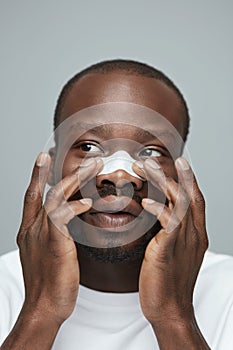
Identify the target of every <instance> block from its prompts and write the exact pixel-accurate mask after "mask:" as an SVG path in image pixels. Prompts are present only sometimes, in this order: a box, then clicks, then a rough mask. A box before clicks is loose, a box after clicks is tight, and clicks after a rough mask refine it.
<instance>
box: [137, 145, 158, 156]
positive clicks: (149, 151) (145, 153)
mask: <svg viewBox="0 0 233 350" xmlns="http://www.w3.org/2000/svg"><path fill="white" fill-rule="evenodd" d="M162 155H163V153H162V152H161V151H159V150H157V149H154V148H152V147H148V148H144V149H143V150H142V151H140V152H139V154H138V156H139V157H143V158H148V157H161V156H162Z"/></svg>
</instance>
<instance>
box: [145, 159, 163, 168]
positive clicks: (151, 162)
mask: <svg viewBox="0 0 233 350" xmlns="http://www.w3.org/2000/svg"><path fill="white" fill-rule="evenodd" d="M146 164H148V165H149V167H150V168H152V169H154V170H159V169H161V166H160V164H159V163H158V162H156V161H155V160H152V159H147V160H146Z"/></svg>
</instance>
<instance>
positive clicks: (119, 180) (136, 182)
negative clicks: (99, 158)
mask: <svg viewBox="0 0 233 350" xmlns="http://www.w3.org/2000/svg"><path fill="white" fill-rule="evenodd" d="M106 184H113V185H114V186H115V187H116V188H123V187H124V186H126V185H127V184H131V185H132V186H133V187H134V190H136V191H139V190H141V188H142V186H143V181H142V180H141V179H139V178H137V177H134V176H132V175H130V174H129V173H127V172H126V171H125V170H122V169H119V170H116V171H114V172H112V173H109V174H101V175H98V176H97V178H96V186H97V187H99V188H101V187H103V186H104V185H106Z"/></svg>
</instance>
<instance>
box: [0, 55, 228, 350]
mask: <svg viewBox="0 0 233 350" xmlns="http://www.w3.org/2000/svg"><path fill="white" fill-rule="evenodd" d="M60 126H62V127H61V128H60ZM54 127H55V129H56V133H55V142H56V145H55V147H53V148H51V149H50V151H49V155H48V154H47V153H41V154H40V155H39V157H38V158H37V161H36V164H35V166H34V169H33V173H32V178H31V182H30V185H29V187H28V190H27V192H26V195H25V202H24V211H23V219H22V224H21V227H20V230H19V234H18V238H17V242H18V245H19V251H20V259H21V264H22V270H23V277H22V272H21V270H20V262H19V257H18V255H17V254H18V253H17V252H12V253H10V254H8V255H6V256H3V257H2V258H1V264H0V272H1V289H0V293H1V294H0V297H1V298H0V303H1V313H0V330H1V331H0V336H1V342H3V344H2V346H1V350H8V349H26V350H27V349H40V350H47V349H55V350H57V349H59V350H60V349H71V350H72V349H85V350H88V349H111V350H113V349H127V350H132V349H133V350H135V349H140V350H143V349H146V350H149V349H174V350H176V349H181V348H182V349H188V350H190V349H210V348H211V349H225V350H227V349H231V348H232V346H233V340H232V335H231V331H232V329H233V328H232V327H233V309H232V302H233V278H232V268H233V259H232V258H231V257H227V256H220V255H219V256H217V255H215V254H212V253H209V252H207V253H206V254H205V252H206V249H207V246H208V239H207V234H206V228H205V205H204V199H203V196H202V194H201V191H200V189H199V187H198V184H197V182H196V180H195V177H194V175H193V173H192V170H191V168H190V165H189V163H188V162H187V160H186V159H185V158H183V157H181V155H182V151H183V143H184V142H185V140H186V138H187V134H188V127H189V115H188V109H187V106H186V103H185V100H184V98H183V96H182V95H181V93H180V91H179V90H178V89H177V88H176V86H175V85H174V84H173V83H172V82H171V81H170V79H168V78H167V77H166V76H165V75H164V74H163V73H161V72H159V71H157V70H156V69H154V68H153V67H149V66H147V65H145V64H142V63H138V62H134V61H127V60H113V61H106V62H101V63H99V64H96V65H94V66H91V67H89V68H87V69H86V70H84V71H82V72H81V73H79V74H77V75H76V76H75V77H74V78H72V79H71V80H70V81H69V82H68V83H67V85H66V86H65V87H64V88H63V90H62V93H61V95H60V97H59V99H58V103H57V107H56V111H55V120H54ZM180 140H182V142H183V143H182V142H180ZM119 152H120V153H119ZM122 152H123V153H122ZM119 154H120V155H119ZM122 154H123V155H122ZM123 158H124V159H123ZM106 159H108V160H109V162H110V161H112V160H113V161H112V165H111V166H112V167H111V166H110V170H108V171H107V170H106V167H107V161H106ZM122 159H123V160H124V162H125V163H124V164H126V163H127V162H128V163H129V164H132V167H128V166H127V165H122V164H121V161H122ZM128 163H127V164H128ZM109 164H110V163H109ZM118 164H120V165H118ZM114 167H115V168H114ZM46 182H48V183H49V184H50V186H51V189H50V190H49V192H48V194H47V195H46V198H45V201H44V202H43V192H44V188H45V184H46ZM157 219H158V220H157ZM204 255H205V256H204ZM203 258H204V261H203ZM200 269H201V270H200ZM199 271H200V272H199ZM197 277H198V279H197ZM196 280H197V283H196ZM24 286H25V295H24ZM194 287H195V290H194ZM17 317H18V318H17ZM6 337H7V338H6ZM5 338H6V340H5V341H4V339H5Z"/></svg>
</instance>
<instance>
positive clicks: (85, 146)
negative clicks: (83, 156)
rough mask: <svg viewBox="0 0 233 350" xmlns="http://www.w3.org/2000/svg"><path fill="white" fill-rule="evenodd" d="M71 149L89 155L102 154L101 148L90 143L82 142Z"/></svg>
mask: <svg viewBox="0 0 233 350" xmlns="http://www.w3.org/2000/svg"><path fill="white" fill-rule="evenodd" d="M73 147H74V148H75V149H77V150H78V151H80V152H81V153H91V154H100V153H101V154H102V153H103V150H102V149H101V147H99V146H97V145H94V144H93V143H91V142H82V143H77V144H74V145H73Z"/></svg>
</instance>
